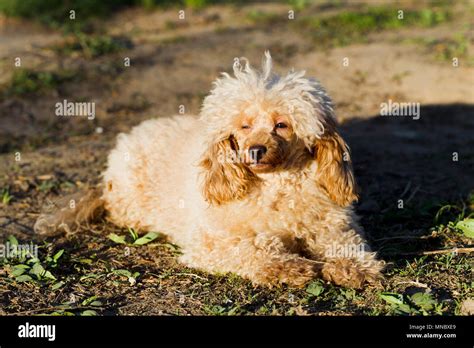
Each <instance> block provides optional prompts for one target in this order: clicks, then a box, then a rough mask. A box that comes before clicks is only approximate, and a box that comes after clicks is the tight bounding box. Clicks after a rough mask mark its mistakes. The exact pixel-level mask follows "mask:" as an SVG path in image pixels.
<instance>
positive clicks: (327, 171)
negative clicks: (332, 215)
mask: <svg viewBox="0 0 474 348" xmlns="http://www.w3.org/2000/svg"><path fill="white" fill-rule="evenodd" d="M314 156H315V159H316V161H317V162H318V169H317V173H316V180H317V182H318V184H319V185H321V187H323V189H324V190H325V191H326V193H327V194H328V196H329V198H331V200H332V201H334V202H335V203H337V204H338V205H340V206H348V205H350V204H351V203H352V202H354V201H357V193H356V185H355V180H354V174H353V171H352V163H351V158H350V153H349V147H348V146H347V144H346V143H345V142H344V140H343V139H342V138H341V136H340V135H339V134H338V133H337V132H336V130H328V131H327V132H326V133H325V134H323V135H322V137H321V139H319V140H317V142H316V145H315V148H314Z"/></svg>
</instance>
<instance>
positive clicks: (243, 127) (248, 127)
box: [242, 124, 250, 129]
mask: <svg viewBox="0 0 474 348" xmlns="http://www.w3.org/2000/svg"><path fill="white" fill-rule="evenodd" d="M242 129H250V126H249V125H248V124H244V125H242Z"/></svg>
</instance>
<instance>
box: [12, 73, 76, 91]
mask: <svg viewBox="0 0 474 348" xmlns="http://www.w3.org/2000/svg"><path fill="white" fill-rule="evenodd" d="M74 75H75V74H74V72H71V71H66V70H63V71H57V72H50V71H34V70H29V69H18V70H15V72H14V73H13V76H12V78H11V81H10V83H9V84H8V85H7V86H6V88H5V89H4V91H3V95H4V97H11V96H23V95H28V94H36V93H41V92H45V91H47V90H52V89H56V88H58V87H59V86H60V85H61V84H62V83H64V82H66V81H69V80H72V79H73V77H74Z"/></svg>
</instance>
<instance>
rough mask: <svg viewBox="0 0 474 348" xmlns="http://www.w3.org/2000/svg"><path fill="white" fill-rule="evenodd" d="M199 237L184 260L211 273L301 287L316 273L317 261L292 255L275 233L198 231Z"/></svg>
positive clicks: (190, 246)
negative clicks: (232, 273)
mask: <svg viewBox="0 0 474 348" xmlns="http://www.w3.org/2000/svg"><path fill="white" fill-rule="evenodd" d="M195 235H199V240H196V239H194V241H193V244H192V245H189V246H186V245H185V246H184V250H183V251H184V254H183V256H182V257H181V261H182V262H184V263H185V264H187V265H188V266H190V267H196V268H200V269H203V270H206V271H210V272H222V273H224V272H234V273H237V274H238V275H240V276H242V277H245V278H248V279H250V280H251V281H252V282H254V283H257V284H264V285H269V286H272V285H277V284H279V283H286V284H289V285H291V286H296V287H301V286H303V285H304V284H305V283H306V282H308V281H309V280H311V279H313V278H314V277H315V276H316V274H317V273H316V269H317V265H318V263H317V262H315V261H313V260H309V259H306V258H303V257H301V256H299V255H297V254H290V253H288V251H287V250H286V248H285V246H284V244H283V243H282V241H281V240H280V239H279V238H278V237H275V236H268V235H258V236H248V237H247V236H246V237H242V235H229V234H224V233H222V234H210V233H202V232H199V233H198V234H195Z"/></svg>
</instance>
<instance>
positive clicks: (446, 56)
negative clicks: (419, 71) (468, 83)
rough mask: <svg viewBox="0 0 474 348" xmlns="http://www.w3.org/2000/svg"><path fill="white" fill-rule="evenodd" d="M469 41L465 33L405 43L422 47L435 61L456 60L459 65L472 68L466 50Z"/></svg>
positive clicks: (473, 60) (471, 59)
mask: <svg viewBox="0 0 474 348" xmlns="http://www.w3.org/2000/svg"><path fill="white" fill-rule="evenodd" d="M469 40H470V39H469V36H468V33H467V32H466V33H463V32H459V33H456V34H454V35H453V36H452V37H448V38H443V39H437V38H425V37H419V38H412V39H408V40H406V41H405V42H407V43H414V44H419V45H422V46H423V47H424V49H425V51H426V52H429V53H430V54H433V55H434V59H435V60H438V61H442V62H446V61H452V60H453V58H458V59H459V61H460V62H459V64H460V65H463V64H466V65H468V66H473V65H474V58H473V57H471V56H470V55H469V50H468V47H469Z"/></svg>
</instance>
